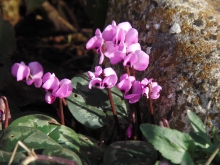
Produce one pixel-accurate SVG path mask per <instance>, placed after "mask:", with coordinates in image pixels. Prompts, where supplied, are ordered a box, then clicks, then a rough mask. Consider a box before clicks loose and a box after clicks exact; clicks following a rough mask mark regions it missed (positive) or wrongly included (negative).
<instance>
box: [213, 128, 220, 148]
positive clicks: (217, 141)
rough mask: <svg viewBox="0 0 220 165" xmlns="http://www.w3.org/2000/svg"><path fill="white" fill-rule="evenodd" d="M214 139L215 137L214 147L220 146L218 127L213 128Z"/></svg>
mask: <svg viewBox="0 0 220 165" xmlns="http://www.w3.org/2000/svg"><path fill="white" fill-rule="evenodd" d="M212 137H213V144H214V145H218V144H220V140H219V138H218V135H217V130H216V127H213V129H212Z"/></svg>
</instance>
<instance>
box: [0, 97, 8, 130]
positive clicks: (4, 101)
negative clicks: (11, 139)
mask: <svg viewBox="0 0 220 165" xmlns="http://www.w3.org/2000/svg"><path fill="white" fill-rule="evenodd" d="M0 99H2V100H3V103H4V105H3V106H2V107H4V109H3V110H4V113H5V125H4V128H7V127H8V116H9V114H10V109H9V106H8V99H7V98H6V97H5V96H1V97H0Z"/></svg>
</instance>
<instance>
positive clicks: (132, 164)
mask: <svg viewBox="0 0 220 165" xmlns="http://www.w3.org/2000/svg"><path fill="white" fill-rule="evenodd" d="M156 159H157V151H156V150H155V149H154V148H153V146H152V145H151V144H149V143H146V142H144V141H117V142H114V143H112V144H111V145H110V147H109V148H107V149H106V151H105V154H104V164H106V165H110V164H111V165H116V164H124V165H136V164H152V163H153V162H154V161H155V160H156Z"/></svg>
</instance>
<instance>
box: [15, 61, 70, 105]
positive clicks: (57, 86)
mask: <svg viewBox="0 0 220 165" xmlns="http://www.w3.org/2000/svg"><path fill="white" fill-rule="evenodd" d="M11 73H12V75H13V76H14V77H16V78H17V81H22V80H25V81H26V83H27V85H31V84H33V83H34V85H35V87H36V88H40V87H41V85H42V83H43V85H42V88H44V89H45V90H46V95H45V100H46V102H47V103H48V104H52V103H53V102H54V101H55V99H56V97H59V98H64V97H68V96H69V95H70V94H71V93H72V89H73V87H72V83H71V81H70V80H69V79H62V80H61V81H59V80H58V78H57V77H56V76H55V74H51V73H49V72H47V73H46V74H45V75H43V67H42V65H41V64H40V63H38V62H30V63H29V64H28V66H27V65H26V64H25V63H24V62H21V63H15V64H14V65H13V66H12V68H11Z"/></svg>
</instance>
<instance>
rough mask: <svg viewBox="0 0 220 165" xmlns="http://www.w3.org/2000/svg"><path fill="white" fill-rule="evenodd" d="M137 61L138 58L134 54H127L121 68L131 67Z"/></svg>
mask: <svg viewBox="0 0 220 165" xmlns="http://www.w3.org/2000/svg"><path fill="white" fill-rule="evenodd" d="M137 60H138V57H137V55H136V54H135V53H129V54H128V55H127V56H126V57H125V58H124V62H123V66H129V67H132V66H133V65H134V64H135V63H136V62H137Z"/></svg>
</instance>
